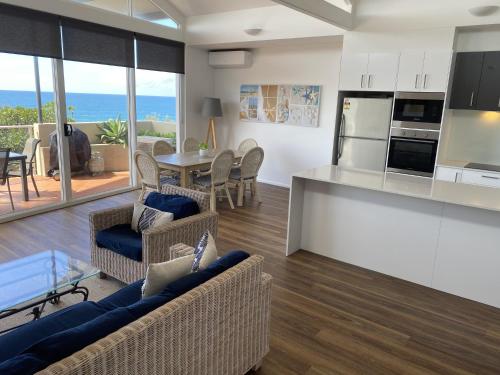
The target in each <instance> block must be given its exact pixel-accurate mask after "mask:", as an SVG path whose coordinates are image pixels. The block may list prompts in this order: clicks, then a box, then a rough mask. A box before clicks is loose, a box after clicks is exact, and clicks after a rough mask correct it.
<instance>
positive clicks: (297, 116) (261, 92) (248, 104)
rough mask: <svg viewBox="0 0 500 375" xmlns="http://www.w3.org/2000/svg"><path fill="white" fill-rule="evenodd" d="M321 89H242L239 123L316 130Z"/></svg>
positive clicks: (308, 86)
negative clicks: (280, 125)
mask: <svg viewBox="0 0 500 375" xmlns="http://www.w3.org/2000/svg"><path fill="white" fill-rule="evenodd" d="M320 103H321V86H314V85H241V88H240V120H241V121H251V122H266V123H272V124H284V125H299V126H309V127H317V126H318V125H319V106H320Z"/></svg>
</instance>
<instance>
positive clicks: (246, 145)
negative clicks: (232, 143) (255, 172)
mask: <svg viewBox="0 0 500 375" xmlns="http://www.w3.org/2000/svg"><path fill="white" fill-rule="evenodd" d="M257 146H259V145H258V144H257V141H256V140H255V139H253V138H247V139H244V140H243V141H241V143H240V145H239V146H238V152H242V153H245V152H247V151H248V150H251V149H252V148H254V147H257Z"/></svg>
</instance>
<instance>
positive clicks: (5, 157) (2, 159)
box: [0, 148, 15, 211]
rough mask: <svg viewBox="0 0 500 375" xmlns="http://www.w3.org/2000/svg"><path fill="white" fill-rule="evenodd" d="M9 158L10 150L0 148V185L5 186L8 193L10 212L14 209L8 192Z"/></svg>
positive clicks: (10, 193)
mask: <svg viewBox="0 0 500 375" xmlns="http://www.w3.org/2000/svg"><path fill="white" fill-rule="evenodd" d="M9 156H10V148H0V185H2V186H3V185H5V184H7V190H8V192H9V199H10V207H12V211H14V210H15V208H14V201H13V200H12V191H11V190H10V182H9V169H8V168H9Z"/></svg>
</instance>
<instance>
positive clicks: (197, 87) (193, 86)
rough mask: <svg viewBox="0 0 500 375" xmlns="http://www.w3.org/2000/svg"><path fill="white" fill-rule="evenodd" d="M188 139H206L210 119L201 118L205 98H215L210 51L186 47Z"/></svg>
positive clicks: (186, 117)
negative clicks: (209, 59)
mask: <svg viewBox="0 0 500 375" xmlns="http://www.w3.org/2000/svg"><path fill="white" fill-rule="evenodd" d="M185 84H186V99H185V103H186V105H185V109H186V116H185V119H186V137H194V138H196V139H198V140H200V141H201V140H202V139H205V137H206V129H207V124H208V119H206V118H203V117H202V116H201V106H202V103H203V98H204V97H206V96H209V97H210V96H213V93H214V92H213V91H214V73H213V69H212V68H211V67H210V66H209V65H208V51H206V50H202V49H198V48H194V47H186V82H185Z"/></svg>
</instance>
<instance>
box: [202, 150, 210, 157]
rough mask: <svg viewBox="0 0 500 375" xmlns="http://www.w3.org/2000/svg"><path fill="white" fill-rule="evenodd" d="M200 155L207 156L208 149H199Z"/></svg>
mask: <svg viewBox="0 0 500 375" xmlns="http://www.w3.org/2000/svg"><path fill="white" fill-rule="evenodd" d="M199 153H200V156H209V155H210V153H209V151H208V150H199Z"/></svg>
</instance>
